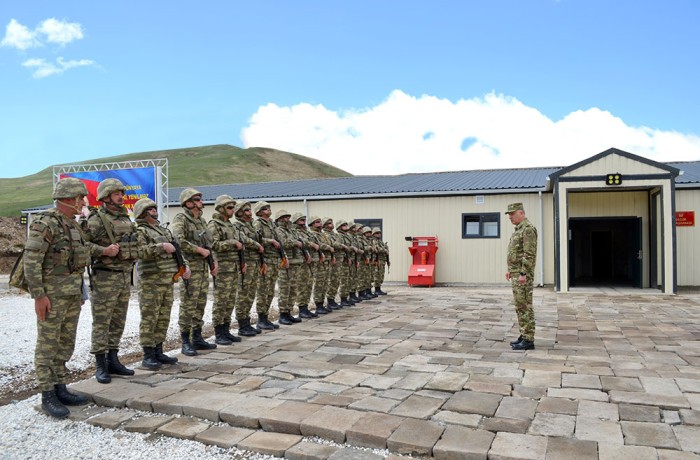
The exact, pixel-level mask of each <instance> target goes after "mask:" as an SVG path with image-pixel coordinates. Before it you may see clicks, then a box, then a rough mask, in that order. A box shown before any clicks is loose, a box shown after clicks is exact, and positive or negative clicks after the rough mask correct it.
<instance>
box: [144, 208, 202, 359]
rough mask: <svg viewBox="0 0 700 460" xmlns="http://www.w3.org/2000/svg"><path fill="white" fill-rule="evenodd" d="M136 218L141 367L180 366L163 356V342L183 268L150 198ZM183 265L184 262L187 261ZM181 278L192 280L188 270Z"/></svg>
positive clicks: (170, 236) (170, 235)
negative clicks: (180, 272) (175, 286)
mask: <svg viewBox="0 0 700 460" xmlns="http://www.w3.org/2000/svg"><path fill="white" fill-rule="evenodd" d="M134 216H135V217H136V227H137V230H138V237H139V240H140V242H141V248H142V251H141V258H140V259H139V263H138V265H137V267H138V268H137V270H138V275H139V288H138V292H139V309H140V310H141V324H140V326H139V341H140V342H141V347H143V362H142V363H141V365H142V366H143V367H145V368H147V369H159V368H160V367H161V365H163V364H175V363H176V362H177V358H174V357H173V358H171V357H170V356H168V355H166V354H165V353H163V342H165V338H166V336H167V334H168V326H169V325H170V311H171V310H172V308H173V298H174V296H173V283H174V282H175V280H174V277H175V275H176V274H177V273H178V272H179V271H180V267H179V266H178V262H177V260H176V259H175V258H174V257H173V255H174V253H175V246H174V245H173V243H172V242H173V241H174V238H173V235H172V233H170V230H168V229H167V228H165V227H162V226H161V225H160V222H159V221H158V205H157V204H156V202H155V201H153V200H151V199H150V198H141V199H140V200H139V201H137V202H136V204H135V205H134ZM182 262H183V263H184V262H185V261H184V258H183V261H182ZM182 278H183V279H189V278H190V271H189V268H187V267H185V271H184V273H182Z"/></svg>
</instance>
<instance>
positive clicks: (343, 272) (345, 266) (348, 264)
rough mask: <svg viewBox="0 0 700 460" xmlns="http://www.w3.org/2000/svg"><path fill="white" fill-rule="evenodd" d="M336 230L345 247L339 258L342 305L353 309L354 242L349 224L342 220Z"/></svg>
mask: <svg viewBox="0 0 700 460" xmlns="http://www.w3.org/2000/svg"><path fill="white" fill-rule="evenodd" d="M335 228H336V230H337V231H338V233H337V235H338V237H339V239H340V242H341V243H342V244H343V245H344V246H345V249H344V250H343V255H342V256H338V278H339V280H340V286H339V288H338V289H339V292H340V305H341V306H343V307H351V306H353V305H355V302H353V301H352V299H350V270H351V269H352V266H353V265H354V263H355V253H354V250H353V247H352V245H353V241H352V239H351V238H350V236H348V234H347V233H348V223H347V222H345V221H344V220H343V219H340V220H339V221H338V222H336V223H335Z"/></svg>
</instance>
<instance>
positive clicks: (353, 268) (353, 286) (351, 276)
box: [348, 259, 359, 292]
mask: <svg viewBox="0 0 700 460" xmlns="http://www.w3.org/2000/svg"><path fill="white" fill-rule="evenodd" d="M358 260H359V259H358ZM357 273H358V268H357V264H356V263H355V261H354V260H353V262H352V264H351V265H350V271H349V272H348V287H349V288H350V292H357V286H358V282H357Z"/></svg>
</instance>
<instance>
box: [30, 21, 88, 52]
mask: <svg viewBox="0 0 700 460" xmlns="http://www.w3.org/2000/svg"><path fill="white" fill-rule="evenodd" d="M36 30H37V32H38V33H41V34H43V35H44V36H45V37H46V41H48V42H49V43H58V44H59V45H65V44H66V43H70V42H72V41H74V40H81V39H82V38H83V28H82V26H81V25H80V24H78V23H77V22H65V21H59V20H58V19H56V18H51V19H46V20H44V21H43V22H42V23H41V24H39V27H37V29H36Z"/></svg>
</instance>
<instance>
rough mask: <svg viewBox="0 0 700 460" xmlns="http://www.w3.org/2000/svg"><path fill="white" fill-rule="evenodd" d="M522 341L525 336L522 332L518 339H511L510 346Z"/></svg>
mask: <svg viewBox="0 0 700 460" xmlns="http://www.w3.org/2000/svg"><path fill="white" fill-rule="evenodd" d="M522 341H523V336H522V334H521V335H519V336H518V338H517V339H515V340H511V341H510V346H511V347H512V346H513V345H515V344H518V343H520V342H522Z"/></svg>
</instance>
